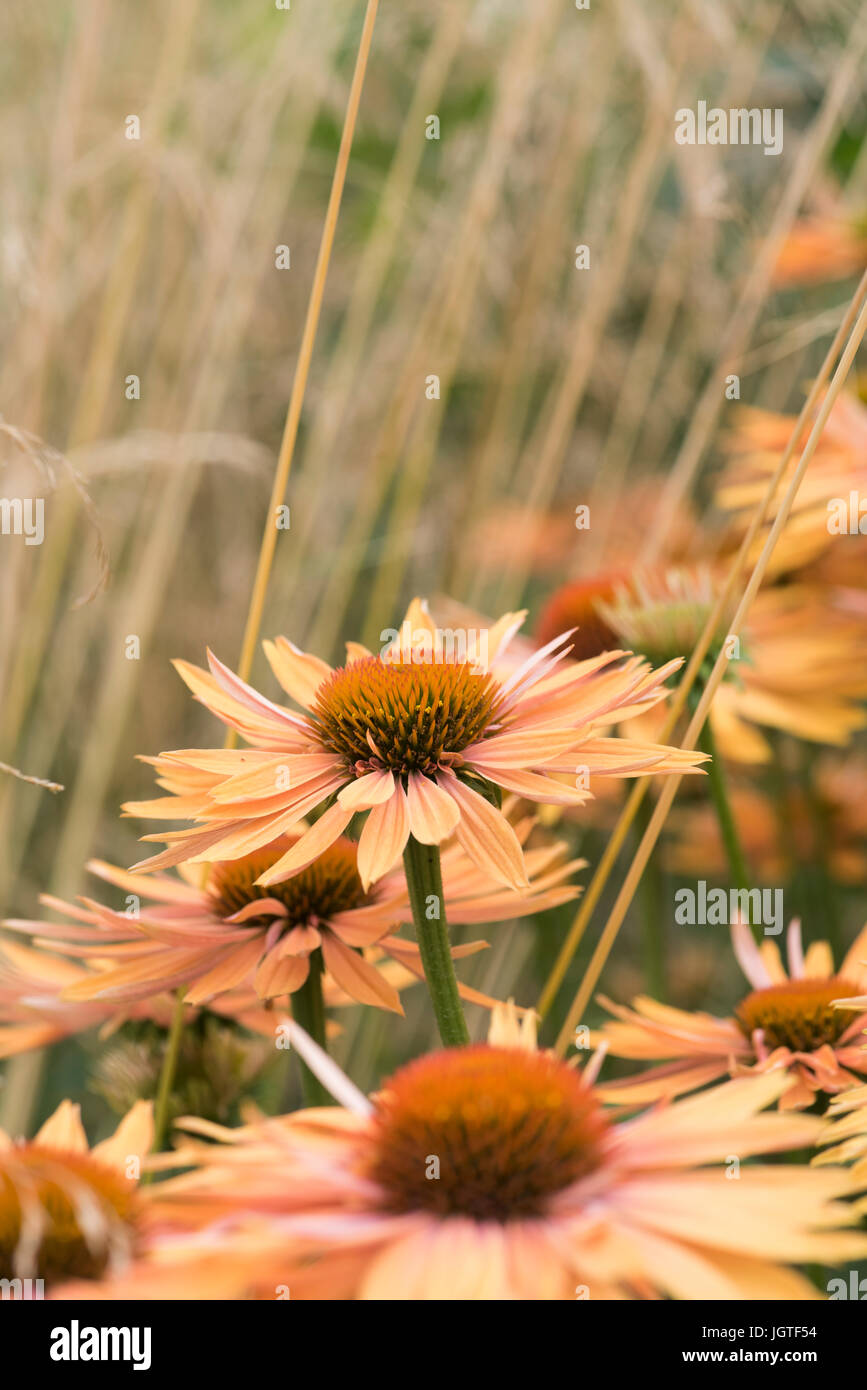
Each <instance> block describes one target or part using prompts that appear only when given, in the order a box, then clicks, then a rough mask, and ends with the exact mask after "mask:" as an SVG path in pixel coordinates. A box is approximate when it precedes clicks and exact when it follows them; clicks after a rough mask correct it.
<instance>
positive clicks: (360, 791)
mask: <svg viewBox="0 0 867 1390" xmlns="http://www.w3.org/2000/svg"><path fill="white" fill-rule="evenodd" d="M393 792H394V773H393V772H388V771H385V770H383V771H382V772H367V773H365V775H364V776H363V777H358V778H356V780H355V781H354V782H350V783H349V785H348V786H346V787H344V788H343V790H342V791H339V792H338V793H337V800H338V801H339V802H340V804H341V806H344V807H345V808H346V810H347V811H353V812H355V811H369V810H370V809H371V807H373V806H380V805H381V804H382V802H383V801H388V798H389V797H390V796H391V795H392V794H393Z"/></svg>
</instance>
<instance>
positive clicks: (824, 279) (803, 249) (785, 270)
mask: <svg viewBox="0 0 867 1390" xmlns="http://www.w3.org/2000/svg"><path fill="white" fill-rule="evenodd" d="M865 268H867V225H865V223H864V221H863V219H861V220H859V219H858V218H856V217H851V216H845V215H843V214H842V213H840V212H837V213H830V212H825V213H816V214H814V215H812V216H810V217H803V218H801V219H800V220H799V221H797V222H796V223H795V225H794V226H793V227H792V230H791V231H790V232H789V235H788V236H787V237H786V240H785V241H784V242H783V245H782V247H781V249H780V254H779V256H778V257H777V263H776V265H775V267H774V272H773V285H774V287H775V288H776V289H791V288H793V287H794V286H796V285H799V286H800V285H823V284H826V283H828V282H830V281H832V280H843V279H846V278H847V277H848V276H849V275H856V274H860V273H861V271H862V270H864V269H865Z"/></svg>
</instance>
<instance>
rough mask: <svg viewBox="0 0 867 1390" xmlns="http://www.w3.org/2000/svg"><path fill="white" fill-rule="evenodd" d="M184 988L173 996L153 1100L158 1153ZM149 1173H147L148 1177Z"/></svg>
mask: <svg viewBox="0 0 867 1390" xmlns="http://www.w3.org/2000/svg"><path fill="white" fill-rule="evenodd" d="M185 994H186V990H185V989H179V990H178V992H177V995H176V997H175V1009H174V1013H173V1014H172V1021H171V1025H170V1027H169V1033H168V1037H167V1038H166V1050H165V1052H164V1053H163V1064H162V1067H161V1069H160V1079H159V1081H158V1083H157V1095H156V1100H155V1102H154V1142H153V1152H154V1153H157V1154H158V1153H160V1152H161V1150H162V1147H163V1144H164V1143H165V1138H166V1131H167V1129H168V1124H169V1105H170V1103H171V1099H172V1090H173V1089H174V1084H175V1073H176V1072H177V1069H178V1057H179V1056H180V1051H181V1034H182V1033H183V1030H184V995H185ZM149 1176H150V1175H148V1177H149Z"/></svg>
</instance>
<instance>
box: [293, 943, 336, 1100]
mask: <svg viewBox="0 0 867 1390" xmlns="http://www.w3.org/2000/svg"><path fill="white" fill-rule="evenodd" d="M292 1017H293V1018H294V1019H295V1022H296V1023H300V1024H301V1027H302V1028H303V1029H304V1031H305V1032H306V1033H309V1034H310V1036H311V1038H312V1039H313V1041H314V1042H316V1043H318V1044H319V1046H320V1047H321V1048H322V1049H323V1051H325V1000H324V999H323V997H322V952H321V951H319V950H317V951H313V952H312V953H311V956H310V973H309V975H308V976H307V979H306V980H305V981H304V983H303V985H302V986H301V988H300V989H297V990H296V991H295V993H294V994H293V995H292ZM298 1060H299V1062H300V1064H301V1084H302V1085H303V1087H304V1099H305V1100H306V1101H307V1104H308V1105H333V1103H334V1102H333V1100H332V1097H331V1095H330V1094H329V1092H328V1091H326V1089H325V1087H324V1086H323V1085H322V1082H321V1081H320V1080H319V1077H318V1076H316V1075H315V1074H314V1073H313V1072H312V1071H311V1070H310V1068H309V1067H308V1065H307V1063H306V1062H302V1061H301V1058H300V1057H299V1059H298Z"/></svg>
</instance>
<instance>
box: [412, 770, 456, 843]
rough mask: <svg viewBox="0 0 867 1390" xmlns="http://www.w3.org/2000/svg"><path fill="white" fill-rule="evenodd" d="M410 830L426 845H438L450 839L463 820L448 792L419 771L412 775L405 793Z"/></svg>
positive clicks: (415, 837) (414, 836)
mask: <svg viewBox="0 0 867 1390" xmlns="http://www.w3.org/2000/svg"><path fill="white" fill-rule="evenodd" d="M406 797H407V804H408V807H409V829H410V834H411V835H412V836H413V838H414V839H416V840H418V841H419V843H420V844H423V845H439V844H442V842H443V840H447V839H448V837H449V836H450V835H451V833H452V831H453V830H454V829H455V827H456V825H457V823H458V821H459V820H460V818H461V813H460V811H459V810H458V807H457V803H456V802H455V801H454V800H453V798H452V797H450V796H449V794H448V792H444V791H443V789H442V788H441V787H439V786H437V784H436V782H433V781H431V779H430V778H429V777H425V776H424V775H423V774H422V773H420V772H411V773H410V774H409V778H408V785H407V791H406Z"/></svg>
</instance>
